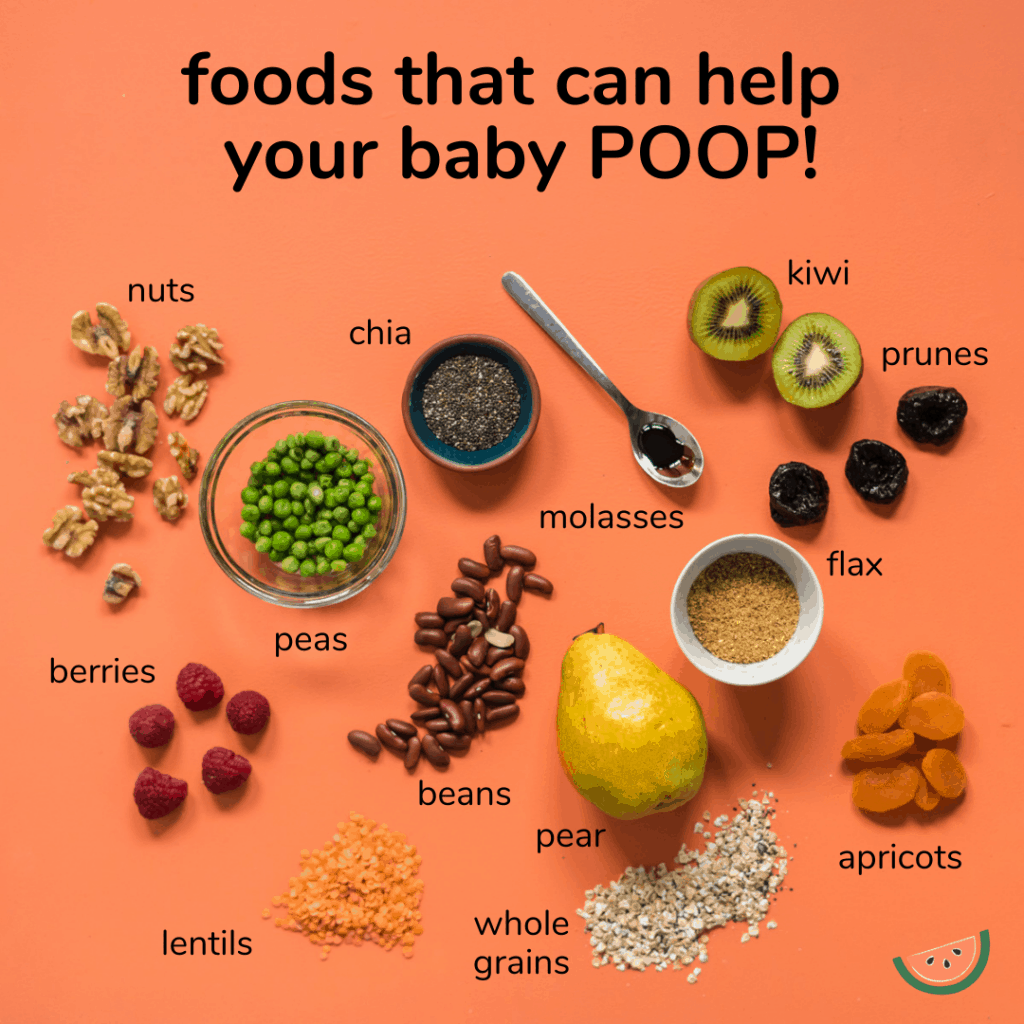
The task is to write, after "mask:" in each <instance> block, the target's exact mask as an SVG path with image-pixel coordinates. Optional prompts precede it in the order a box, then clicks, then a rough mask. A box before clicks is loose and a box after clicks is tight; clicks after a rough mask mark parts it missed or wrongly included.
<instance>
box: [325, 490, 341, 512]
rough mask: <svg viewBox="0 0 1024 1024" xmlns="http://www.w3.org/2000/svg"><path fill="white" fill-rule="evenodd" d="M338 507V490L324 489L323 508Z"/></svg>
mask: <svg viewBox="0 0 1024 1024" xmlns="http://www.w3.org/2000/svg"><path fill="white" fill-rule="evenodd" d="M337 507H338V492H337V491H325V492H324V508H337Z"/></svg>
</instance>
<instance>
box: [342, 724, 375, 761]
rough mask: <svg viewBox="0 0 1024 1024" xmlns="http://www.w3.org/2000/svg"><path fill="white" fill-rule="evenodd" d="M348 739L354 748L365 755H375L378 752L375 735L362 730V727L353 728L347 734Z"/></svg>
mask: <svg viewBox="0 0 1024 1024" xmlns="http://www.w3.org/2000/svg"><path fill="white" fill-rule="evenodd" d="M348 741H349V743H351V744H352V746H353V747H355V748H356V750H358V751H359V752H360V753H363V754H365V755H366V756H367V757H376V756H377V755H378V754H379V753H380V743H379V742H378V740H377V737H376V736H371V735H370V734H369V733H368V732H363V730H362V729H353V730H352V731H351V732H350V733H349V734H348Z"/></svg>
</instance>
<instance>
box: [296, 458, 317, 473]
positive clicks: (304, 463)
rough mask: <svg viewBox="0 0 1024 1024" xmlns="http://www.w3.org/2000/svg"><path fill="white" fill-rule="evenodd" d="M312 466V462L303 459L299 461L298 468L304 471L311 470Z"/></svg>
mask: <svg viewBox="0 0 1024 1024" xmlns="http://www.w3.org/2000/svg"><path fill="white" fill-rule="evenodd" d="M313 466H314V463H312V462H310V460H309V459H303V460H302V461H301V462H300V463H299V470H300V471H304V472H309V470H311V469H312V468H313Z"/></svg>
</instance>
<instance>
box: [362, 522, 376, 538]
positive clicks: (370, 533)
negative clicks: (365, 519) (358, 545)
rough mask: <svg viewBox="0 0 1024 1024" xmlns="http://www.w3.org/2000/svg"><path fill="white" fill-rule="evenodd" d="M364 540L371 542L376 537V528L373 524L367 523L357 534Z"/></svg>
mask: <svg viewBox="0 0 1024 1024" xmlns="http://www.w3.org/2000/svg"><path fill="white" fill-rule="evenodd" d="M359 536H360V537H362V538H363V539H364V540H373V538H374V537H376V536H377V527H376V526H374V525H373V523H367V524H366V525H365V526H364V527H363V529H362V532H361V533H360V534H359Z"/></svg>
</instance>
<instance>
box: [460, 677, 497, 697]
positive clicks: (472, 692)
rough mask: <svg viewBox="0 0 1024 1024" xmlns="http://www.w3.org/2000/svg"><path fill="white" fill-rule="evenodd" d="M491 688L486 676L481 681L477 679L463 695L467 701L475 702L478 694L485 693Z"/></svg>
mask: <svg viewBox="0 0 1024 1024" xmlns="http://www.w3.org/2000/svg"><path fill="white" fill-rule="evenodd" d="M490 688H491V681H490V679H488V678H487V677H486V676H485V677H484V678H483V679H478V680H477V681H476V682H475V683H474V684H473V685H472V686H471V687H470V688H469V689H468V690H467V691H466V692H465V693H464V694H463V697H465V698H466V699H467V700H476V698H477V697H479V696H480V694H482V693H484V692H486V691H487V690H489V689H490Z"/></svg>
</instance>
